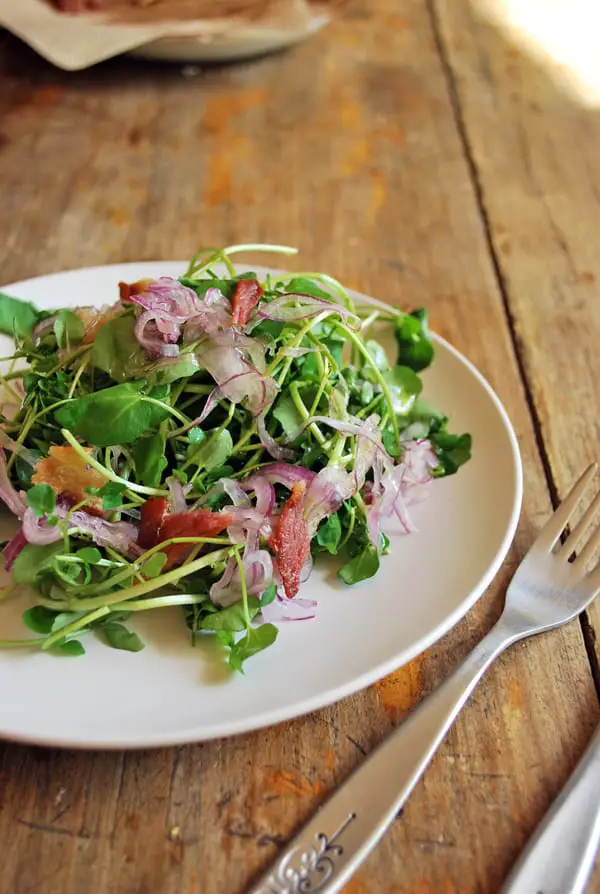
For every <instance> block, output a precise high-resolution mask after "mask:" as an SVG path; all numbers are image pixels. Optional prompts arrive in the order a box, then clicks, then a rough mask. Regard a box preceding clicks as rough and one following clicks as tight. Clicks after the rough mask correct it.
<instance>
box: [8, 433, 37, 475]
mask: <svg viewBox="0 0 600 894" xmlns="http://www.w3.org/2000/svg"><path fill="white" fill-rule="evenodd" d="M0 443H1V445H2V447H5V448H6V450H10V451H11V452H12V453H16V454H17V456H20V457H21V459H24V460H25V462H26V463H29V465H30V466H35V464H36V463H37V462H38V461H39V456H37V455H36V454H35V453H33V452H32V451H31V450H28V449H27V447H23V445H22V444H17V442H16V441H13V439H12V438H9V436H8V435H7V434H6V432H5V431H4V430H3V429H2V428H0Z"/></svg>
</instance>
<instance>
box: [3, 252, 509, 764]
mask: <svg viewBox="0 0 600 894" xmlns="http://www.w3.org/2000/svg"><path fill="white" fill-rule="evenodd" d="M183 269H184V265H183V264H182V263H175V262H172V263H171V262H169V263H166V262H158V263H143V264H142V263H140V264H120V265H114V266H109V267H99V268H92V269H87V270H75V271H71V272H68V273H59V274H55V275H53V276H45V277H41V278H39V279H33V280H28V281H26V282H22V283H17V284H14V285H12V286H6V287H5V288H4V291H6V292H8V293H9V294H13V295H16V296H19V297H21V298H25V299H28V300H30V301H33V302H35V303H36V304H37V305H38V306H39V307H56V306H60V305H75V304H82V303H90V304H91V303H98V304H102V303H106V302H110V301H112V300H113V299H114V297H115V293H116V284H117V282H118V281H119V280H125V281H128V282H132V281H135V280H137V279H140V278H143V277H147V276H149V275H150V276H152V275H154V276H160V275H171V276H177V275H180V274H181V271H182V270H183ZM253 269H255V270H258V269H259V268H257V267H256V266H255V267H254V268H253ZM5 341H6V342H7V343H6V344H0V349H1V350H2V355H3V356H5V355H6V353H7V350H8V349H9V347H10V345H9V343H8V342H9V340H8V339H5ZM435 345H436V352H437V356H436V360H435V362H434V364H433V366H432V367H431V369H430V370H427V371H426V372H425V374H424V380H425V392H424V395H425V397H426V399H427V400H428V401H429V402H430V403H433V404H434V405H436V406H439V407H440V408H442V409H443V410H444V411H445V412H447V413H448V414H449V415H450V416H451V421H452V428H453V429H454V430H456V431H470V432H472V434H473V447H474V451H473V458H472V460H471V461H470V462H469V463H468V464H467V465H466V466H465V467H464V468H463V469H461V470H460V471H459V473H458V474H457V475H455V476H452V477H450V478H447V479H442V480H439V481H436V482H434V485H433V487H432V496H431V498H430V499H429V500H428V501H427V502H425V503H423V504H421V505H420V506H417V507H416V508H415V510H414V512H413V518H414V520H415V522H416V523H417V525H418V527H419V529H420V530H419V532H418V533H415V534H412V535H408V536H399V537H394V538H393V540H392V552H391V555H389V556H387V557H386V558H385V559H384V560H383V561H382V567H381V570H380V572H379V574H378V575H377V577H376V578H374V579H373V580H371V581H368V582H365V583H363V584H360V585H358V586H356V587H352V588H347V587H345V586H344V585H343V584H341V583H340V582H339V581H338V580H337V579H336V577H335V575H334V573H333V570H334V569H333V568H332V567H323V566H319V564H318V563H317V569H316V570H315V571H314V572H313V575H312V577H311V578H310V581H309V582H308V583H307V584H306V585H305V590H304V595H309V596H311V597H314V598H316V599H317V600H318V602H319V606H318V616H317V619H316V620H314V621H306V622H296V623H292V622H288V623H282V624H281V625H280V635H279V638H278V640H277V642H276V644H275V645H274V646H273V647H271V648H270V649H268V650H267V651H265V652H263V653H261V654H260V655H257V656H255V657H254V658H252V659H251V661H249V662H248V665H247V672H246V675H245V676H242V675H239V674H238V675H233V674H230V673H229V671H228V670H227V668H226V666H225V665H224V663H223V661H222V658H221V657H220V656H219V653H218V652H217V650H216V649H214V648H211V646H210V645H204V644H203V645H202V646H201V647H197V648H196V649H192V648H191V647H190V646H189V640H188V635H187V630H186V628H185V626H184V624H183V620H182V619H181V616H180V614H179V610H177V609H175V610H164V611H161V612H160V613H159V612H148V613H147V615H146V616H145V617H143V618H140V619H139V620H137V619H136V624H135V627H136V629H137V630H138V631H139V632H140V633H141V634H142V636H143V637H144V638H145V641H146V643H147V645H146V649H145V650H144V651H143V652H140V653H137V654H135V653H129V652H120V651H115V650H112V649H110V648H108V647H107V646H105V645H103V644H102V643H100V642H99V641H96V640H95V639H94V637H93V636H90V637H88V638H87V639H86V649H87V654H86V656H85V657H81V658H77V659H74V658H71V659H69V658H57V657H52V656H49V655H45V654H33V653H30V652H19V653H16V652H15V651H12V652H9V651H1V650H0V692H1V693H2V698H1V700H0V736H3V737H6V738H9V739H17V740H20V741H23V742H32V743H38V744H44V745H52V746H68V747H75V748H80V747H82V748H93V747H99V748H142V747H144V748H145V747H151V746H159V745H173V744H178V743H183V742H192V741H198V740H203V739H210V738H214V737H217V736H227V735H231V734H234V733H241V732H245V731H247V730H252V729H256V728H259V727H263V726H267V725H270V724H273V723H278V722H279V721H282V720H286V719H289V718H291V717H296V716H298V715H300V714H304V713H306V712H308V711H313V710H316V709H317V708H321V707H323V706H324V705H327V704H329V703H331V702H334V701H336V700H337V699H340V698H342V697H343V696H346V695H350V694H351V693H353V692H356V691H357V690H359V689H362V688H363V687H365V686H367V685H368V684H370V683H373V682H374V681H375V680H377V679H379V678H380V677H382V676H384V675H385V674H387V673H389V672H391V671H392V670H394V669H395V668H397V667H399V666H400V665H402V664H404V663H405V662H407V661H409V660H410V659H412V658H414V657H415V656H416V655H418V654H419V653H420V652H422V651H423V650H424V649H425V648H426V647H427V646H429V645H431V644H432V643H433V642H435V640H437V639H439V637H441V636H442V635H443V634H444V633H445V632H446V631H447V630H449V628H450V627H452V626H453V625H454V624H456V622H457V621H458V620H459V619H460V618H461V617H462V616H463V615H464V614H465V612H466V611H467V610H468V609H469V608H470V607H471V606H472V605H473V604H474V602H475V601H476V599H477V598H478V597H479V596H480V595H481V593H482V592H483V591H484V590H485V588H486V587H487V586H488V584H489V583H490V581H491V580H492V578H493V577H494V575H495V574H496V572H497V571H498V568H499V566H500V564H501V562H502V560H503V558H504V556H505V555H506V552H507V550H508V547H509V545H510V542H511V540H512V538H513V536H514V532H515V528H516V525H517V521H518V515H519V511H520V506H521V496H522V470H521V460H520V456H519V450H518V446H517V440H516V437H515V434H514V431H513V429H512V427H511V424H510V422H509V420H508V417H507V415H506V412H505V410H504V409H503V407H502V405H501V403H500V401H499V400H498V398H497V397H496V395H495V394H494V392H493V391H492V389H491V388H490V386H489V385H488V384H487V383H486V382H485V380H484V379H483V378H482V376H481V375H480V374H479V373H478V372H477V370H476V369H475V368H474V367H473V366H472V365H471V364H470V363H469V362H468V361H467V360H465V358H464V357H462V356H461V355H460V354H459V353H458V352H457V351H456V350H455V349H454V348H452V347H451V346H450V345H449V344H447V343H446V342H444V341H443V340H442V339H439V338H436V339H435ZM22 610H23V604H22V601H21V600H18V599H17V600H13V601H9V602H8V603H6V604H4V605H0V638H15V637H21V636H22V635H23V628H22V625H21V621H20V614H21V611H22Z"/></svg>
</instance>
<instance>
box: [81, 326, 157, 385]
mask: <svg viewBox="0 0 600 894" xmlns="http://www.w3.org/2000/svg"><path fill="white" fill-rule="evenodd" d="M134 326H135V318H134V317H133V316H131V315H130V314H124V315H122V316H119V317H115V318H114V319H113V320H109V321H108V322H107V323H105V324H104V325H103V326H101V327H100V329H99V330H98V332H97V333H96V337H95V339H94V346H93V348H92V363H93V365H94V366H95V367H96V368H97V369H101V370H102V371H103V372H105V373H108V375H109V376H110V377H111V379H114V380H115V381H116V382H125V381H126V380H127V379H139V378H141V377H142V376H143V375H145V371H146V369H147V367H148V358H147V356H146V352H145V351H144V349H143V348H142V346H141V345H140V343H139V341H138V340H137V338H136V337H135V334H134V331H133V328H134Z"/></svg>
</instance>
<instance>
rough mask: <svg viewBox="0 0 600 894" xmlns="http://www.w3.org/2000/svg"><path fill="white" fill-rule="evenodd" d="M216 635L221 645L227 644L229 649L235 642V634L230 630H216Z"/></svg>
mask: <svg viewBox="0 0 600 894" xmlns="http://www.w3.org/2000/svg"><path fill="white" fill-rule="evenodd" d="M215 636H216V637H217V639H218V640H219V642H220V643H221V645H222V646H225V647H226V648H227V649H230V648H231V647H232V646H233V644H234V643H235V635H234V634H233V633H231V632H230V631H229V630H216V631H215Z"/></svg>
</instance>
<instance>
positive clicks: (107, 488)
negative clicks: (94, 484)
mask: <svg viewBox="0 0 600 894" xmlns="http://www.w3.org/2000/svg"><path fill="white" fill-rule="evenodd" d="M124 490H125V485H124V484H121V483H120V482H119V481H107V482H106V484H103V485H102V487H101V488H99V489H98V496H99V497H102V508H103V509H104V511H105V512H109V511H110V510H111V509H118V508H119V507H120V506H122V505H123V491H124Z"/></svg>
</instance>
